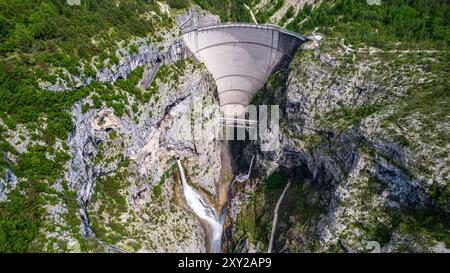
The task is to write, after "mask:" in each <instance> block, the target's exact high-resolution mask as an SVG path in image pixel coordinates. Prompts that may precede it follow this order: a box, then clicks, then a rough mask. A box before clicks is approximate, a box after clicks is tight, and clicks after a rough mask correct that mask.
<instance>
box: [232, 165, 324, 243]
mask: <svg viewBox="0 0 450 273" xmlns="http://www.w3.org/2000/svg"><path fill="white" fill-rule="evenodd" d="M287 179H288V174H287V173H286V172H285V171H284V170H280V171H278V172H275V173H273V174H272V175H271V176H269V177H268V178H267V179H266V180H265V181H263V182H262V184H261V186H260V187H259V188H258V189H257V190H256V191H255V192H254V193H253V194H252V198H251V200H250V202H249V203H247V204H246V205H245V206H244V207H243V209H242V210H241V212H240V214H239V216H238V219H237V221H236V222H235V225H236V236H237V237H238V238H237V239H239V238H241V237H245V238H248V239H249V240H250V241H251V242H252V243H254V244H258V246H259V247H260V248H261V250H263V251H264V250H266V248H267V243H268V241H269V236H270V232H271V230H272V220H273V210H274V208H275V204H276V202H277V201H278V198H279V197H280V195H281V192H282V191H283V189H284V187H285V186H286V183H287ZM311 191H314V189H309V188H305V187H304V183H303V178H302V176H301V175H298V176H296V177H295V178H294V181H293V183H292V185H291V187H290V188H289V189H288V191H287V193H286V195H285V197H284V199H283V202H282V204H281V207H280V211H279V215H280V217H279V222H278V228H277V236H276V238H275V239H277V238H283V239H284V240H286V239H289V238H290V237H289V230H290V229H291V228H292V227H293V226H292V221H291V220H290V217H294V218H295V219H296V220H297V221H298V225H300V226H308V225H310V224H311V223H313V221H314V220H316V219H317V217H318V216H319V215H320V213H321V212H322V209H321V208H320V206H318V205H317V204H313V203H311V202H309V201H308V199H307V196H308V194H309V193H310V192H311ZM235 239H236V238H235ZM306 244H308V246H307V247H308V248H309V249H314V248H315V247H316V245H315V238H308V240H307V242H306ZM305 249H306V248H305ZM298 251H301V250H300V249H298Z"/></svg>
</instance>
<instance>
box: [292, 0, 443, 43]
mask: <svg viewBox="0 0 450 273" xmlns="http://www.w3.org/2000/svg"><path fill="white" fill-rule="evenodd" d="M311 10H312V7H311V6H305V7H304V9H303V10H300V11H299V13H298V14H297V16H296V18H295V19H294V20H293V21H292V22H291V23H290V24H289V25H288V26H287V28H288V29H290V30H293V31H297V32H308V31H311V30H313V29H314V28H316V27H319V28H320V31H321V32H323V33H325V34H326V35H327V36H331V37H333V36H338V37H345V39H346V40H347V41H348V42H349V43H351V44H353V45H356V46H358V45H369V46H375V47H379V48H386V47H392V46H393V45H394V43H395V42H397V41H403V42H405V46H408V47H413V46H414V45H416V44H420V45H422V46H423V45H428V46H430V47H434V48H441V49H442V48H448V47H449V42H450V19H449V17H448V16H447V14H449V12H450V5H448V1H445V0H392V1H384V2H382V4H381V5H372V6H369V5H368V4H367V2H366V1H360V0H336V1H322V5H320V6H318V7H317V8H315V9H314V10H313V11H312V12H311ZM307 16H308V17H309V18H308V19H307V20H306V21H305V22H304V23H303V24H302V25H300V24H299V23H300V22H301V21H302V20H303V19H305V18H306V17H307Z"/></svg>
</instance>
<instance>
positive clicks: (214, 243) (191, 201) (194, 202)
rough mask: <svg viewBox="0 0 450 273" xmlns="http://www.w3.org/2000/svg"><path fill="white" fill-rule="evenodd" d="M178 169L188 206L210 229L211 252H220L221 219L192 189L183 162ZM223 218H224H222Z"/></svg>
mask: <svg viewBox="0 0 450 273" xmlns="http://www.w3.org/2000/svg"><path fill="white" fill-rule="evenodd" d="M177 163H178V168H179V169H180V175H181V181H182V183H183V194H184V198H185V199H186V202H187V204H188V206H189V207H190V208H191V209H192V210H193V211H194V212H195V214H197V216H198V217H200V218H201V219H202V220H204V221H206V222H207V223H208V225H209V227H210V232H211V236H210V241H211V242H210V243H211V247H210V251H211V252H220V251H221V243H222V232H223V223H222V221H221V219H218V217H217V215H216V213H215V212H214V208H212V207H211V206H210V205H209V204H208V203H207V202H206V201H205V200H204V199H203V198H202V196H201V195H200V194H199V193H198V192H196V191H195V189H194V188H193V187H191V186H190V185H189V184H188V183H187V181H186V176H185V174H184V170H183V166H181V161H180V160H179V159H177ZM220 218H222V217H220Z"/></svg>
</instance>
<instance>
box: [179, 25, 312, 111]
mask: <svg viewBox="0 0 450 273" xmlns="http://www.w3.org/2000/svg"><path fill="white" fill-rule="evenodd" d="M180 34H181V37H182V39H183V42H184V46H185V50H187V54H188V55H190V56H192V57H193V58H194V59H195V60H197V61H199V62H203V63H204V64H205V66H206V68H207V69H208V70H209V72H210V73H211V74H212V76H213V77H214V79H215V82H216V85H217V92H218V95H219V103H220V109H221V110H222V112H223V113H224V118H225V120H233V119H235V120H239V119H242V118H245V116H244V114H245V109H246V107H247V105H248V104H249V103H250V101H251V99H252V98H253V96H254V95H255V94H256V92H257V91H258V90H259V89H260V88H262V87H263V85H264V83H265V82H266V80H267V79H268V78H269V76H270V75H271V74H272V73H273V72H275V71H276V70H277V69H278V68H279V67H280V66H282V65H284V64H286V63H289V62H290V61H291V59H292V58H293V55H294V54H295V52H296V51H297V49H298V48H299V46H300V45H301V44H302V43H303V42H305V41H307V40H308V39H307V38H306V36H302V35H300V34H298V33H295V32H292V31H288V30H285V29H283V28H281V27H279V26H275V25H267V24H250V23H226V24H211V25H207V26H199V27H197V26H194V27H190V28H185V29H183V30H182V31H181V33H180ZM236 118H239V119H236Z"/></svg>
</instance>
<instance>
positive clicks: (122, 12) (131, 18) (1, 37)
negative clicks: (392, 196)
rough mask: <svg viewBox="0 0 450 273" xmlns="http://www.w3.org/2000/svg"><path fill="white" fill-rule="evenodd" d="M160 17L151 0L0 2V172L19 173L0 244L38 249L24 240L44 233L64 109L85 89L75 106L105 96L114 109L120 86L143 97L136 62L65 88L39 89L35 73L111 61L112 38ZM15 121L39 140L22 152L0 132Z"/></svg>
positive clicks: (97, 103) (75, 70)
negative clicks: (123, 75) (121, 74)
mask: <svg viewBox="0 0 450 273" xmlns="http://www.w3.org/2000/svg"><path fill="white" fill-rule="evenodd" d="M148 11H155V12H156V13H157V14H158V15H159V17H158V18H160V19H157V20H155V19H154V18H153V19H152V18H151V19H147V18H146V17H145V16H142V15H143V14H144V13H146V12H148ZM155 18H156V17H155ZM163 24H165V27H167V26H171V25H172V24H173V21H172V20H171V19H169V18H168V17H167V16H166V15H164V14H161V12H160V10H159V6H158V4H157V3H156V1H144V0H125V1H120V3H119V4H118V5H116V3H114V2H111V1H106V0H101V1H81V5H80V6H76V5H75V6H70V5H68V4H67V3H66V1H56V0H52V1H30V0H20V1H19V0H12V1H2V2H1V3H0V55H1V58H0V101H1V103H0V119H1V120H2V121H3V123H4V124H5V126H0V172H3V171H4V168H11V169H12V170H13V172H14V173H15V175H16V176H17V177H18V179H19V181H20V182H19V185H18V186H17V188H16V189H15V190H14V191H12V192H11V193H9V198H8V201H7V202H3V203H1V204H0V251H2V252H22V251H40V250H39V249H36V248H35V247H34V246H31V244H32V242H33V240H34V241H36V240H45V238H42V235H41V234H39V228H40V227H41V226H42V224H43V221H44V219H45V217H44V215H43V210H42V206H43V205H44V204H45V202H46V199H48V200H51V199H52V197H51V196H54V195H55V194H59V193H55V192H53V191H51V190H49V189H50V187H49V185H50V184H51V183H53V182H54V181H56V180H57V179H58V178H60V177H61V175H62V170H63V165H64V163H65V162H66V160H67V159H68V155H67V154H66V152H65V151H64V150H65V149H66V148H67V147H66V145H65V144H63V149H62V150H55V149H54V148H52V146H53V145H54V143H55V141H56V139H60V140H65V139H66V138H67V136H68V133H69V132H70V131H71V130H72V128H73V124H72V119H71V116H70V114H68V113H67V110H68V109H70V108H71V107H72V106H73V105H74V103H75V102H76V101H79V100H81V99H82V98H85V97H87V96H89V95H91V94H93V96H92V101H93V103H92V105H89V104H86V105H83V112H86V111H88V110H89V109H90V108H91V107H93V108H99V107H101V106H102V105H103V103H106V105H108V106H109V107H112V108H113V109H114V111H115V114H117V115H118V116H121V115H123V114H125V113H126V110H127V109H126V107H125V105H127V104H128V101H127V96H126V95H127V94H132V96H133V97H134V98H135V99H136V101H143V100H145V98H146V97H145V96H146V92H141V91H140V90H138V89H137V88H135V87H134V86H135V84H136V83H137V81H138V79H139V78H140V76H141V75H142V71H143V68H139V69H136V70H135V71H134V72H133V73H132V74H131V75H130V76H129V77H128V78H127V79H126V80H119V81H118V83H117V86H115V87H114V86H113V85H111V84H101V83H98V82H95V81H92V82H91V84H90V85H88V86H85V87H83V88H79V89H75V90H72V91H68V92H50V91H47V90H42V89H40V88H39V86H38V81H37V80H38V79H42V80H45V81H50V82H52V83H54V82H55V79H56V78H57V77H61V78H63V79H64V78H66V79H67V77H66V76H64V74H63V73H62V71H63V69H66V70H67V71H68V72H69V73H71V74H74V75H81V76H82V77H87V76H94V75H95V69H94V68H93V66H91V64H92V65H95V63H96V62H97V64H101V63H102V62H103V60H105V59H106V58H109V59H110V62H109V64H110V65H111V64H113V63H117V62H118V56H116V55H115V53H114V52H115V51H116V49H117V48H118V42H119V41H121V40H124V41H129V40H130V39H131V38H133V37H142V36H146V35H148V34H152V32H155V31H156V30H157V29H159V28H160V27H161V25H163ZM130 51H131V52H136V51H137V46H136V45H134V44H132V45H131V46H130ZM82 64H84V70H83V69H82V67H83V66H82ZM98 67H99V66H98V65H97V68H98ZM147 96H148V95H147ZM17 124H23V125H25V126H26V128H27V129H28V131H29V132H30V135H31V139H32V140H33V141H39V140H40V141H43V142H45V145H31V146H29V147H28V152H26V153H22V154H19V153H18V152H17V151H16V150H15V149H14V148H13V147H12V146H11V145H10V144H9V143H8V142H7V141H6V139H5V138H6V135H5V133H6V131H7V129H8V128H9V129H13V130H14V129H16V128H17ZM11 155H12V156H13V157H14V158H15V162H13V161H11ZM116 182H117V181H116V180H113V181H112V183H111V185H108V186H105V185H103V186H104V187H105V188H104V189H103V190H104V191H105V192H107V193H110V194H113V192H114V190H115V189H116V187H118V185H117V183H116ZM49 191H51V193H49ZM22 194H24V196H26V198H24V196H23V195H22ZM60 195H61V194H59V195H58V196H60ZM69 198H73V200H72V201H70V200H69ZM111 198H112V199H113V200H114V203H115V204H117V206H119V207H120V208H123V207H124V200H123V199H120V198H119V197H118V196H116V195H112V197H111ZM61 199H62V200H65V201H66V202H65V203H66V205H67V206H68V208H69V215H67V219H66V220H67V222H69V224H70V225H73V227H72V228H73V230H72V231H73V235H74V236H75V237H76V238H77V237H79V231H78V226H79V219H78V215H77V213H76V201H74V200H75V198H74V196H73V195H71V191H70V190H68V189H67V190H65V191H64V196H61ZM74 202H75V203H74ZM77 219H78V220H77ZM78 241H79V242H80V244H82V249H83V248H85V247H86V245H85V242H84V240H82V239H81V238H78ZM49 247H50V248H52V246H49Z"/></svg>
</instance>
